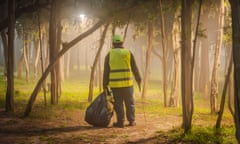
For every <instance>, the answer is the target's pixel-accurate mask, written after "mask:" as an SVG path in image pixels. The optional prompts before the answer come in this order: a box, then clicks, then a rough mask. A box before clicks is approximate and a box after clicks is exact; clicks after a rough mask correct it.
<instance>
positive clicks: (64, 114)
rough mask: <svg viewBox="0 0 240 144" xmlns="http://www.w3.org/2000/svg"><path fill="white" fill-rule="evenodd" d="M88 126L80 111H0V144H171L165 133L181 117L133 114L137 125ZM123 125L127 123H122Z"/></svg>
mask: <svg viewBox="0 0 240 144" xmlns="http://www.w3.org/2000/svg"><path fill="white" fill-rule="evenodd" d="M115 120H116V118H115V115H114V116H113V119H112V121H111V124H110V125H109V127H107V128H100V127H99V128H98V127H92V126H91V125H89V124H87V123H86V122H85V121H84V111H83V110H73V111H69V110H58V111H57V114H56V115H55V116H54V118H51V119H38V118H32V117H31V118H21V117H19V116H15V115H12V114H7V113H5V112H4V111H3V110H0V144H65V143H66V144H82V143H83V144H85V143H89V144H125V143H144V144H145V143H147V144H152V143H160V144H161V143H174V142H171V141H169V138H168V136H167V135H166V134H165V132H167V131H169V130H172V129H174V128H178V127H180V125H181V121H182V119H181V116H173V115H169V116H164V117H162V116H158V115H153V114H144V113H136V122H137V125H136V126H134V127H128V126H125V127H124V128H114V127H112V123H113V122H114V121H115ZM125 124H126V125H127V122H126V123H125Z"/></svg>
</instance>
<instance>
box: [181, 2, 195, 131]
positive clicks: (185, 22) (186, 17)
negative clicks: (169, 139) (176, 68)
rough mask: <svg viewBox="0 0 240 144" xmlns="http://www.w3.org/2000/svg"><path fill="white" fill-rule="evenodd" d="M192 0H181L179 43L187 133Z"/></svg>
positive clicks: (190, 101) (190, 99)
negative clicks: (180, 42)
mask: <svg viewBox="0 0 240 144" xmlns="http://www.w3.org/2000/svg"><path fill="white" fill-rule="evenodd" d="M192 4H193V1H192V0H182V14H181V15H182V21H181V23H182V25H181V26H182V45H181V48H182V49H181V62H182V67H181V69H182V72H181V75H182V107H183V108H182V111H183V125H182V126H183V128H184V132H185V133H187V132H189V131H190V130H191V127H192V114H193V93H192V89H193V88H192V79H191V78H192V74H193V72H192V47H191V45H192V43H191V42H192V39H191V38H192V36H191V20H192V18H191V16H192Z"/></svg>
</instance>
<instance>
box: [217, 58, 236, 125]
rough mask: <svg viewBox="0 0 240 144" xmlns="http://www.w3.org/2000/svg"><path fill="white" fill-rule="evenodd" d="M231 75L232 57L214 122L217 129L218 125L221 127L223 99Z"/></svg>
mask: <svg viewBox="0 0 240 144" xmlns="http://www.w3.org/2000/svg"><path fill="white" fill-rule="evenodd" d="M231 73H232V55H231V57H230V60H229V65H228V72H227V75H226V79H225V82H224V86H223V92H222V99H221V104H220V110H219V113H218V118H217V122H216V128H217V129H218V128H220V125H221V120H222V115H223V111H224V105H225V99H226V94H227V86H228V84H229V80H230V76H231Z"/></svg>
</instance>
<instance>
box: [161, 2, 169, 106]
mask: <svg viewBox="0 0 240 144" xmlns="http://www.w3.org/2000/svg"><path fill="white" fill-rule="evenodd" d="M161 1H162V0H159V7H160V12H159V14H160V23H161V34H162V35H161V36H162V49H163V53H162V71H163V72H162V82H163V84H162V86H163V101H164V107H167V53H168V49H167V42H166V34H165V21H164V17H163V12H162V3H161Z"/></svg>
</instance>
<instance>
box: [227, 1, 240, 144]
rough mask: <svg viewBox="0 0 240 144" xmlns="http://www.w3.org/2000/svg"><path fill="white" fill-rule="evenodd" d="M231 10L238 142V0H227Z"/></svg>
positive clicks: (238, 134)
mask: <svg viewBox="0 0 240 144" xmlns="http://www.w3.org/2000/svg"><path fill="white" fill-rule="evenodd" d="M229 2H230V4H231V10H232V14H231V15H232V31H233V33H232V40H233V42H232V43H233V50H232V53H233V62H234V108H235V114H234V120H235V127H236V138H237V140H238V143H240V41H239V40H240V23H239V21H240V1H237V0H229Z"/></svg>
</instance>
